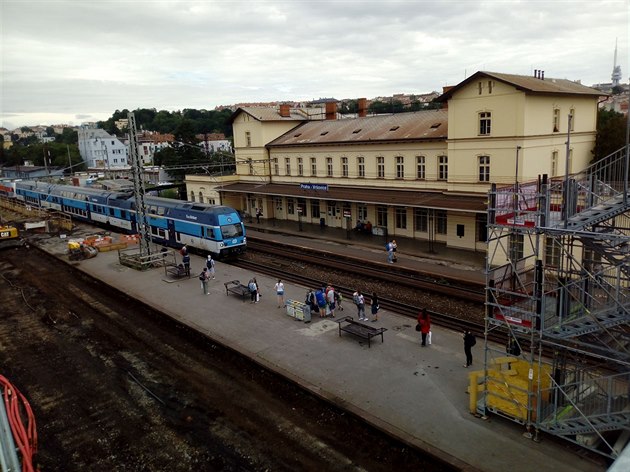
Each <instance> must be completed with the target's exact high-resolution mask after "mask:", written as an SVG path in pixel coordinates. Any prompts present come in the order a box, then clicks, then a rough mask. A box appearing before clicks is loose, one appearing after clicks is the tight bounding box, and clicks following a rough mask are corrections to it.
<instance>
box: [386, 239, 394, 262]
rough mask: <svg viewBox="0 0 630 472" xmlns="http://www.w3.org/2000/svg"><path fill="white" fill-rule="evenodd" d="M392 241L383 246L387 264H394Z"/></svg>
mask: <svg viewBox="0 0 630 472" xmlns="http://www.w3.org/2000/svg"><path fill="white" fill-rule="evenodd" d="M392 241H393V240H392ZM392 241H390V242H388V243H387V244H386V245H385V250H386V251H387V262H389V263H390V264H393V263H394V245H393V244H392Z"/></svg>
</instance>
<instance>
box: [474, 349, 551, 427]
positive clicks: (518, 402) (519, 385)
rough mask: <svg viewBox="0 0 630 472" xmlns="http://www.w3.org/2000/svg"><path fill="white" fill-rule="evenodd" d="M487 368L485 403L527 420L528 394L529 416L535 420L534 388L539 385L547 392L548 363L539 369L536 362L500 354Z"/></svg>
mask: <svg viewBox="0 0 630 472" xmlns="http://www.w3.org/2000/svg"><path fill="white" fill-rule="evenodd" d="M488 367H489V368H488V371H487V377H486V405H487V406H488V407H489V408H491V409H492V410H495V411H498V412H500V413H502V414H505V415H508V416H511V417H513V418H515V419H519V420H522V421H527V411H528V398H529V397H530V394H531V405H530V408H531V410H532V413H531V418H530V419H531V420H535V419H536V406H537V404H538V397H537V392H538V388H539V386H540V388H541V389H542V390H543V391H547V389H548V388H549V387H550V385H551V378H550V374H551V366H549V365H546V364H544V365H543V366H542V369H539V367H538V364H532V365H530V364H529V363H528V362H526V361H523V360H519V359H517V358H514V357H504V358H498V359H496V360H495V361H494V363H492V364H491V365H489V366H488ZM530 369H531V373H532V379H531V381H530V380H529V374H530ZM471 380H472V379H471ZM471 387H472V385H471ZM543 400H544V399H543Z"/></svg>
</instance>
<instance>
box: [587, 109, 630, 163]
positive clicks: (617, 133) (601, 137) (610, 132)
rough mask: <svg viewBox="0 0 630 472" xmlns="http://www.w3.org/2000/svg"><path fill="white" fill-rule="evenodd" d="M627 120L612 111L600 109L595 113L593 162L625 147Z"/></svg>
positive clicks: (625, 117)
mask: <svg viewBox="0 0 630 472" xmlns="http://www.w3.org/2000/svg"><path fill="white" fill-rule="evenodd" d="M627 119H628V118H627V116H624V115H622V114H621V113H617V112H616V111H612V110H603V109H602V110H599V111H598V112H597V136H596V138H595V149H593V155H594V156H593V160H594V161H598V160H600V159H603V158H604V157H606V156H608V155H610V154H612V153H613V152H615V151H617V150H619V149H621V148H622V147H624V146H625V144H626V122H627Z"/></svg>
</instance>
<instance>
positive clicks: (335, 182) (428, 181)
mask: <svg viewBox="0 0 630 472" xmlns="http://www.w3.org/2000/svg"><path fill="white" fill-rule="evenodd" d="M599 96H600V92H599V91H597V90H594V89H590V88H588V87H585V86H582V85H580V84H578V83H575V82H571V81H568V80H562V79H550V78H545V79H543V78H539V77H527V76H518V75H510V74H496V73H488V72H477V73H476V74H474V75H472V76H471V77H469V78H468V79H466V80H464V81H463V82H462V83H460V84H458V85H456V86H454V87H451V88H450V89H447V90H446V91H445V92H444V94H443V95H442V96H441V97H440V98H439V100H440V101H441V102H442V103H443V104H444V106H443V108H442V109H441V110H427V111H420V112H413V113H401V114H395V115H378V116H364V117H358V118H351V119H345V118H339V117H338V116H337V115H336V113H335V114H333V113H327V114H326V116H327V118H334V119H310V118H309V117H308V115H307V113H305V112H304V111H303V110H289V109H288V108H287V106H281V108H280V109H273V108H241V109H238V110H237V111H236V112H235V113H234V114H233V116H232V125H233V134H234V148H235V157H236V163H237V172H236V176H234V177H232V178H230V179H229V180H228V179H225V178H223V179H221V180H214V181H213V178H212V177H208V176H197V175H189V176H187V179H186V184H187V190H188V194H191V192H192V194H194V195H199V197H200V199H204V195H205V192H207V194H208V197H206V198H208V201H210V198H209V195H214V197H213V198H214V202H215V203H216V195H217V194H218V195H219V196H220V203H222V204H224V205H229V206H232V207H234V208H236V209H238V210H241V211H242V212H244V213H249V214H254V212H255V209H256V208H260V209H262V212H263V218H275V219H280V220H292V221H298V220H300V221H302V222H305V223H314V224H320V225H322V226H332V227H339V228H347V229H350V228H352V227H354V226H355V225H356V223H357V222H358V221H360V222H362V223H365V224H367V223H368V222H369V223H370V226H371V227H372V230H373V232H374V233H375V234H383V235H386V236H389V237H396V236H399V237H402V236H404V237H408V238H412V239H415V240H418V241H429V242H431V243H433V242H435V243H437V244H444V245H446V246H448V247H457V248H463V249H469V250H472V251H485V250H486V243H485V242H486V230H485V222H486V199H487V192H488V190H489V188H490V185H491V184H492V183H496V184H497V185H510V184H513V183H514V182H515V180H516V179H518V180H519V181H520V182H526V181H531V180H535V179H537V178H538V176H539V175H542V174H546V175H548V176H549V177H559V176H562V175H564V173H565V169H566V168H567V166H568V169H569V172H570V173H571V172H577V171H579V170H581V169H582V168H584V167H585V166H586V165H587V164H588V162H589V161H590V160H591V158H592V154H591V150H592V149H593V147H594V143H595V134H596V118H597V100H598V98H599ZM569 117H570V118H569ZM567 142H568V145H567ZM517 169H518V170H517ZM202 188H203V191H201V189H202Z"/></svg>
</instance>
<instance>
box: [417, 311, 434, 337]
mask: <svg viewBox="0 0 630 472" xmlns="http://www.w3.org/2000/svg"><path fill="white" fill-rule="evenodd" d="M418 324H419V325H420V334H421V335H422V344H421V345H422V346H426V345H427V336H428V335H429V332H430V331H431V317H430V316H429V313H428V312H427V309H426V308H423V309H422V311H421V312H420V313H419V314H418Z"/></svg>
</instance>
